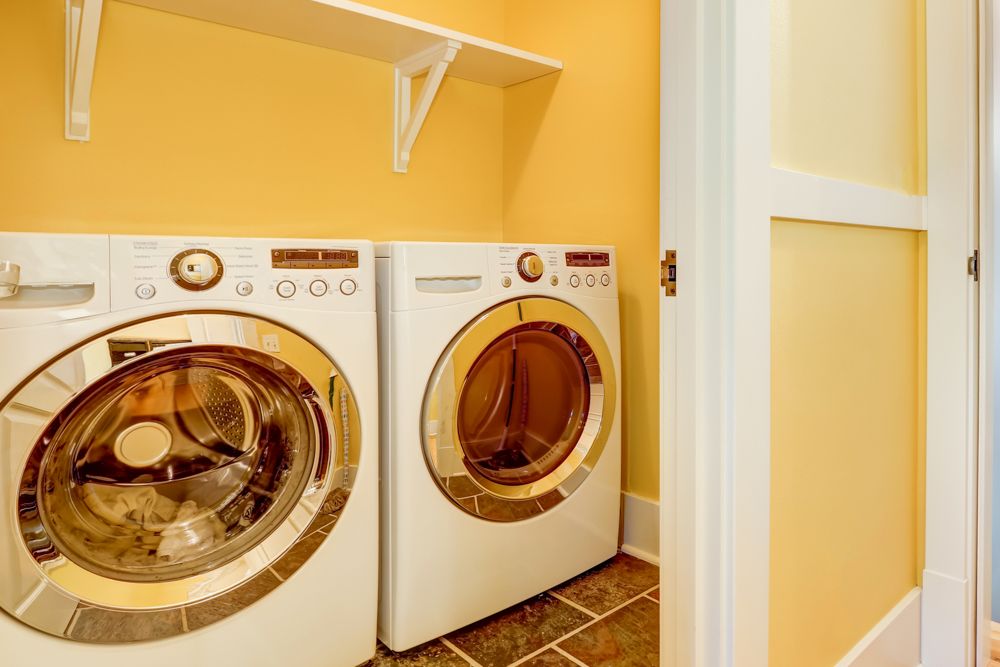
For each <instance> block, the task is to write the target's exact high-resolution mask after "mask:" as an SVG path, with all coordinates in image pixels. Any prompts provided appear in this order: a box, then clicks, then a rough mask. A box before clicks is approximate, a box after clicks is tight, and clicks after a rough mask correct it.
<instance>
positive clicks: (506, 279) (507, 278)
mask: <svg viewBox="0 0 1000 667" xmlns="http://www.w3.org/2000/svg"><path fill="white" fill-rule="evenodd" d="M500 284H501V285H503V286H504V287H510V276H504V277H503V278H501V279H500Z"/></svg>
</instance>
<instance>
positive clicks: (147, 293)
mask: <svg viewBox="0 0 1000 667" xmlns="http://www.w3.org/2000/svg"><path fill="white" fill-rule="evenodd" d="M135 295H136V296H137V297H139V298H140V299H143V300H145V299H152V298H153V297H154V296H155V295H156V288H155V287H153V286H152V285H150V284H149V283H144V284H142V285H139V286H138V287H136V288H135Z"/></svg>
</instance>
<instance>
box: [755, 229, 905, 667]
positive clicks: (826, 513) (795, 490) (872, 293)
mask: <svg viewBox="0 0 1000 667" xmlns="http://www.w3.org/2000/svg"><path fill="white" fill-rule="evenodd" d="M920 243H921V240H920V235H919V234H918V233H917V232H910V231H904V230H888V229H874V228H866V227H848V226H835V225H823V224H813V223H803V222H789V221H780V220H779V221H775V222H774V223H773V224H772V253H773V255H772V271H773V273H772V309H773V310H772V322H773V332H772V350H771V354H772V362H771V372H772V426H771V428H772V467H771V476H772V480H771V629H770V632H771V638H770V639H771V641H770V662H769V664H770V665H773V666H774V667H800V666H801V665H817V666H820V665H833V664H835V663H836V662H837V661H838V660H839V659H840V658H842V657H843V656H844V654H845V653H847V651H849V650H850V649H851V647H853V646H854V644H856V643H857V642H858V641H859V640H860V639H861V638H862V637H863V636H864V635H865V634H866V633H867V632H868V631H869V630H870V629H871V628H872V627H873V626H874V625H875V624H876V623H877V622H878V621H879V620H880V619H881V618H882V617H883V616H884V615H885V614H886V613H887V612H888V611H889V609H891V608H892V607H893V606H894V605H895V604H896V603H897V602H899V600H900V599H901V598H902V597H903V596H904V595H905V594H906V593H907V592H908V591H909V590H910V589H912V588H913V587H914V586H915V585H916V576H917V574H916V568H917V534H916V516H917V490H916V487H917V450H918V446H917V442H918V432H917V429H918V409H919V404H918V380H919V377H918V373H919V366H920V364H919V363H918V354H919V352H920V344H919V336H918V330H919V325H918V322H919V316H920V310H919V308H920V290H919V285H920V280H919V276H920V271H921V267H920V258H921V254H920Z"/></svg>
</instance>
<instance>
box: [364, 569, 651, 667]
mask: <svg viewBox="0 0 1000 667" xmlns="http://www.w3.org/2000/svg"><path fill="white" fill-rule="evenodd" d="M659 576H660V572H659V568H657V567H656V566H655V565H650V564H649V563H646V562H645V561H641V560H639V559H637V558H633V557H632V556H627V555H625V554H618V555H617V556H615V557H614V558H612V559H611V560H609V561H608V562H606V563H604V564H602V565H598V566H597V567H595V568H594V569H592V570H590V571H589V572H586V573H584V574H582V575H580V576H579V577H576V578H575V579H571V580H570V581H567V582H566V583H564V584H562V585H560V586H557V587H556V588H554V589H552V590H551V591H547V592H546V593H543V594H541V595H538V596H535V597H533V598H531V599H530V600H526V601H525V602H523V603H521V604H520V605H517V606H514V607H511V608H510V609H506V610H504V611H502V612H500V613H498V614H494V615H493V616H490V617H489V618H486V619H483V620H482V621H479V622H477V623H473V624H472V625H468V626H466V627H464V628H462V629H460V630H456V631H455V632H452V633H450V634H448V635H446V636H445V637H442V638H440V639H436V640H434V641H431V642H428V643H426V644H424V645H423V646H418V647H416V648H414V649H411V650H409V651H406V652H404V653H393V652H392V651H390V650H389V649H388V648H386V647H385V646H383V645H381V644H379V647H378V654H377V655H376V656H375V657H374V658H373V659H372V660H370V661H369V662H368V663H367V664H366V667H422V666H423V665H442V666H443V667H451V666H454V667H468V666H469V665H473V667H508V666H510V665H524V666H525V667H546V666H554V667H563V666H564V665H565V666H567V667H573V666H574V665H577V666H578V665H584V666H585V667H611V666H612V665H613V666H615V667H654V666H655V665H657V664H659V639H660V620H659V619H660V590H659V588H658V584H659Z"/></svg>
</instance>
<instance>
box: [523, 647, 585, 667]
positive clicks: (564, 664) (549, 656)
mask: <svg viewBox="0 0 1000 667" xmlns="http://www.w3.org/2000/svg"><path fill="white" fill-rule="evenodd" d="M521 664H522V665H523V666H524V667H577V664H576V663H575V662H573V661H572V660H570V659H569V658H567V657H566V656H564V655H563V654H562V653H559V652H558V651H553V650H552V649H548V650H546V651H544V652H542V653H539V654H538V655H536V656H535V657H534V658H532V659H531V660H526V661H525V662H522V663H521Z"/></svg>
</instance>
